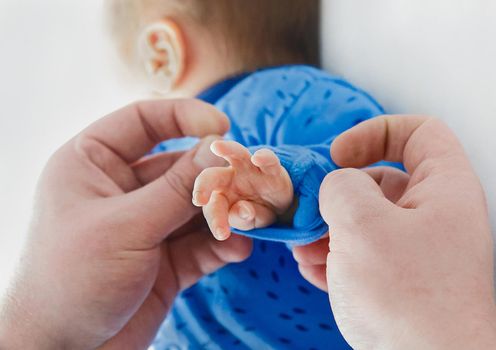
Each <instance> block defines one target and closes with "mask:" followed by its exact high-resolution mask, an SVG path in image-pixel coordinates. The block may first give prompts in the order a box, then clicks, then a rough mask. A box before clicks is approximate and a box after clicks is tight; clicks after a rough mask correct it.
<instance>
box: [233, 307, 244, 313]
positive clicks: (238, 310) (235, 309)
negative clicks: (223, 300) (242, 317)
mask: <svg viewBox="0 0 496 350" xmlns="http://www.w3.org/2000/svg"><path fill="white" fill-rule="evenodd" d="M233 310H234V312H235V313H237V314H246V310H245V309H242V308H240V307H235V308H233Z"/></svg>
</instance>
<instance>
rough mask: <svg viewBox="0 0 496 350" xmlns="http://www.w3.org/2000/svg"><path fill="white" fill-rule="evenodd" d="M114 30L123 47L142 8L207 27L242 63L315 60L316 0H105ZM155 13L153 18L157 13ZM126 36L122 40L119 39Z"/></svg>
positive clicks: (313, 62) (248, 65)
mask: <svg viewBox="0 0 496 350" xmlns="http://www.w3.org/2000/svg"><path fill="white" fill-rule="evenodd" d="M109 3H110V6H111V10H110V12H111V15H112V16H111V25H112V28H113V31H114V32H116V33H118V34H119V36H120V37H121V38H122V42H121V44H122V45H121V46H123V49H124V50H126V51H128V50H130V49H131V48H130V47H127V48H126V47H125V46H126V45H130V44H131V42H130V41H129V39H130V38H133V37H135V36H136V35H137V32H138V30H139V27H140V25H141V23H140V18H142V16H143V14H144V13H147V14H150V13H153V14H154V16H157V17H160V16H162V17H167V16H170V17H176V18H180V19H182V20H184V21H191V22H192V23H196V24H198V25H199V26H200V27H201V28H204V30H207V31H210V32H211V33H212V35H214V37H215V38H216V39H217V42H220V41H221V40H222V42H224V44H225V47H226V48H227V50H228V52H229V54H230V55H233V53H235V56H236V58H237V60H238V61H239V62H240V63H241V65H242V66H243V68H244V69H246V70H251V69H256V68H260V67H263V66H275V65H281V64H296V63H304V64H311V65H316V66H318V65H319V44H320V42H319V41H320V40H319V27H320V23H319V22H320V21H319V19H320V0H109ZM157 19H158V18H157ZM124 38H126V40H127V44H126V43H125V42H124V40H125V39H124Z"/></svg>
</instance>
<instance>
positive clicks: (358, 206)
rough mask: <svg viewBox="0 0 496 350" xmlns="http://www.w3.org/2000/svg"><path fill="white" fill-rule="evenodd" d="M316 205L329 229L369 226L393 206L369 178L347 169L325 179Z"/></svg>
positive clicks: (355, 170) (359, 172)
mask: <svg viewBox="0 0 496 350" xmlns="http://www.w3.org/2000/svg"><path fill="white" fill-rule="evenodd" d="M319 206H320V213H321V215H322V217H323V219H324V220H325V222H326V223H327V224H328V225H329V227H331V228H332V227H343V225H345V226H347V227H349V226H350V225H352V226H354V225H362V224H367V223H370V222H371V221H372V220H374V221H375V220H376V219H377V218H379V217H382V216H383V215H384V214H385V212H386V211H389V210H391V208H392V207H394V204H393V203H391V202H390V201H389V200H388V199H386V197H385V196H384V193H383V192H382V190H381V188H380V187H379V185H378V184H377V182H376V181H375V180H374V179H373V178H372V177H371V176H369V175H368V174H367V173H365V172H364V171H361V170H358V169H352V168H348V169H339V170H336V171H333V172H332V173H330V174H329V175H327V176H326V178H325V179H324V181H323V182H322V185H321V187H320V194H319Z"/></svg>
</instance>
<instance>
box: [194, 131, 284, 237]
mask: <svg viewBox="0 0 496 350" xmlns="http://www.w3.org/2000/svg"><path fill="white" fill-rule="evenodd" d="M211 150H212V152H213V153H214V154H215V155H217V156H219V157H221V158H223V159H224V160H226V161H227V162H228V163H229V166H228V167H216V168H209V169H206V170H204V171H203V172H202V173H201V174H200V175H199V176H198V178H197V179H196V181H195V186H194V189H193V203H194V204H195V205H197V206H201V207H203V214H204V216H205V218H206V220H207V222H208V225H209V227H210V230H211V231H212V233H213V234H214V236H215V237H216V238H217V239H219V240H225V239H227V238H229V237H230V235H231V230H230V227H235V228H237V229H240V230H252V229H255V228H261V227H266V226H269V225H270V224H272V223H274V222H275V221H276V220H277V218H278V216H281V215H283V214H284V213H285V212H286V211H287V210H288V209H289V208H290V207H291V204H292V202H293V185H292V183H291V179H290V177H289V174H288V172H287V171H286V169H284V167H283V166H282V165H281V163H280V161H279V158H278V157H277V156H276V154H275V153H274V152H272V151H271V150H269V149H260V150H258V151H257V152H255V153H254V154H253V155H251V154H250V152H249V151H248V149H247V148H246V147H244V146H242V145H240V144H239V143H237V142H234V141H215V142H214V143H212V146H211Z"/></svg>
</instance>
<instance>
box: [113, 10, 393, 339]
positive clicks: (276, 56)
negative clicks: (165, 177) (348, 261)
mask: <svg viewBox="0 0 496 350" xmlns="http://www.w3.org/2000/svg"><path fill="white" fill-rule="evenodd" d="M110 9H111V11H110V12H109V13H110V14H111V23H112V25H113V30H114V31H115V33H116V35H115V36H114V39H115V40H116V41H118V46H119V47H120V50H121V52H122V56H123V57H124V58H125V59H126V60H127V62H128V63H129V64H130V66H133V67H144V68H145V69H144V72H145V73H146V80H147V81H149V82H151V83H152V84H153V87H154V89H155V90H156V91H158V92H160V93H162V94H164V95H166V96H186V97H194V96H196V97H198V98H200V99H202V100H204V101H207V102H209V103H212V104H214V105H215V106H216V107H217V108H218V109H220V110H221V111H223V112H225V113H226V114H227V115H228V117H229V118H230V120H231V131H230V132H229V134H228V135H226V136H225V140H222V141H216V142H214V143H213V144H212V152H214V153H215V154H216V155H218V156H219V157H222V158H224V159H225V160H226V161H227V163H228V166H225V167H217V168H210V169H206V170H205V171H203V172H202V173H201V174H200V176H199V177H198V178H197V180H196V182H195V187H194V191H193V203H194V204H195V205H197V206H201V207H203V213H204V216H205V218H206V220H207V222H208V224H209V227H210V228H211V231H212V233H213V234H214V235H215V237H216V238H218V239H221V240H222V239H227V238H228V237H229V235H230V234H231V232H235V233H237V234H242V235H247V236H250V237H253V238H254V249H253V254H252V256H251V257H250V258H249V259H248V260H246V261H245V262H242V263H239V264H231V265H228V266H226V267H225V268H223V269H221V270H219V271H218V272H216V273H214V274H212V275H209V276H207V277H205V278H203V279H202V280H201V281H200V282H198V283H197V284H196V285H194V286H193V287H191V288H190V289H188V290H185V291H183V292H182V294H181V295H180V296H179V297H178V298H177V300H176V302H175V304H174V306H173V308H172V311H171V312H170V315H169V317H168V318H167V319H166V320H165V322H164V323H163V325H162V327H161V329H160V331H159V334H158V336H157V339H156V340H155V343H154V345H153V346H154V347H155V348H156V349H288V348H291V349H348V348H349V347H348V345H347V344H346V342H345V341H344V339H343V338H342V337H341V335H340V334H339V331H338V329H337V327H336V325H335V323H334V321H333V319H332V314H331V311H330V308H329V301H328V297H327V295H326V294H325V293H324V292H322V291H321V290H319V289H317V288H316V287H314V286H313V285H311V284H310V283H308V282H307V281H305V280H304V279H303V278H302V277H301V275H300V274H299V272H298V267H297V264H296V263H295V261H294V260H293V258H292V254H291V246H293V245H296V244H306V243H309V242H313V241H316V240H318V239H321V238H322V237H323V236H325V234H326V232H327V230H328V227H326V225H325V223H324V222H323V220H322V218H321V217H320V215H319V208H318V193H319V187H320V183H321V181H322V179H323V178H324V177H325V175H326V174H327V173H329V172H330V171H332V170H334V169H336V165H335V164H334V163H333V162H332V160H331V158H330V156H329V148H330V144H331V142H332V140H333V139H334V137H336V136H337V135H339V134H340V133H342V132H343V131H345V130H346V129H348V128H350V127H352V126H354V125H356V124H357V123H359V122H361V121H363V120H365V119H368V118H371V117H374V116H376V115H378V114H383V113H384V111H383V109H382V108H381V107H380V106H379V105H378V104H377V103H376V102H375V101H374V100H373V99H372V98H371V97H370V96H368V95H367V94H366V93H364V92H363V91H361V90H359V89H357V88H355V87H353V86H352V85H351V84H349V83H348V82H346V81H345V80H343V79H341V78H338V77H335V76H332V75H329V74H327V73H325V72H323V71H321V70H319V69H317V68H314V67H315V66H317V65H318V63H319V62H318V57H319V51H318V44H319V35H318V32H319V2H318V1H317V0H249V1H247V0H210V1H207V0H114V1H111V7H110ZM312 66H314V67H312ZM195 142H196V140H193V139H190V138H187V139H181V140H172V141H168V142H164V143H162V144H160V145H158V146H157V148H156V149H155V152H163V151H175V150H179V149H185V148H189V147H192V146H193V145H194V143H195ZM316 273H317V272H316Z"/></svg>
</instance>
